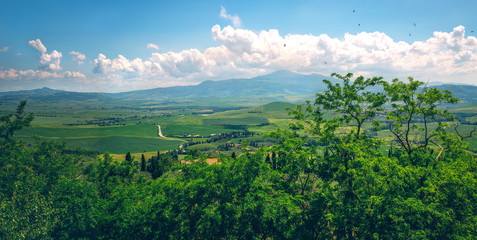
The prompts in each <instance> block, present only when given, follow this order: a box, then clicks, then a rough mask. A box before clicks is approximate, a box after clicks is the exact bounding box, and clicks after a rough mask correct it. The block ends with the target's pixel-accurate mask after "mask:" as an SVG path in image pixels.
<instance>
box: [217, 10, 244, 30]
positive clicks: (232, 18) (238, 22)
mask: <svg viewBox="0 0 477 240" xmlns="http://www.w3.org/2000/svg"><path fill="white" fill-rule="evenodd" d="M220 17H222V18H225V19H228V20H230V21H232V24H233V25H234V27H237V28H238V27H242V20H240V17H239V16H237V15H235V16H232V15H229V14H227V10H225V8H224V7H220Z"/></svg>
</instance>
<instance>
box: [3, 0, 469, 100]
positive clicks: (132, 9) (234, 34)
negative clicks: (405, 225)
mask: <svg viewBox="0 0 477 240" xmlns="http://www.w3.org/2000/svg"><path fill="white" fill-rule="evenodd" d="M476 9H477V1H474V0H469V1H436V0H433V1H424V0H423V1H411V0H409V1H399V0H396V1H369V0H367V1H364V0H363V1H345V0H342V1H329V0H326V1H325V0H323V1H320V0H312V1H307V0H300V1H294V0H269V1H248V0H242V1H235V0H234V1H219V0H211V1H181V0H179V1H118V0H116V1H109V0H101V1H97V0H96V1H90V0H83V1H59V0H58V1H41V0H35V1H23V0H15V1H1V2H0V91H11V90H21V89H35V88H41V87H50V88H55V89H63V90H71V91H87V92H89V91H96V92H97V91H100V92H120V91H130V90H136V89H148V88H155V87H167V86H175V85H191V84H197V83H200V82H202V81H204V80H221V79H229V78H239V77H254V76H257V75H263V74H267V73H271V72H274V71H276V70H290V71H294V72H298V73H306V74H308V73H320V74H323V75H329V74H331V73H333V72H337V73H341V74H345V73H348V72H352V73H355V74H360V75H364V76H384V77H385V78H386V79H388V80H390V79H392V78H396V77H397V78H403V79H404V78H406V77H408V76H413V77H415V78H417V79H419V80H421V81H431V82H451V83H467V84H476V85H477V38H476V36H477V14H475V10H476ZM474 30H475V32H474Z"/></svg>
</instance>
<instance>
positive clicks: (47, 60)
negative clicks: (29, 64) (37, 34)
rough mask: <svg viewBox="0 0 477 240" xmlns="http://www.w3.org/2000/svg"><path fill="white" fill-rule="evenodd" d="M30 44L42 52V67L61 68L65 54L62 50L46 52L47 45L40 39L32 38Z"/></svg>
mask: <svg viewBox="0 0 477 240" xmlns="http://www.w3.org/2000/svg"><path fill="white" fill-rule="evenodd" d="M28 44H29V45H30V46H31V47H33V48H35V49H37V50H38V51H40V52H41V56H40V67H39V68H40V69H45V70H53V71H59V70H61V67H60V61H61V57H62V56H63V55H62V53H61V52H58V51H56V50H53V51H52V52H51V53H50V54H48V53H46V47H45V45H43V43H41V40H40V39H36V40H31V41H29V42H28Z"/></svg>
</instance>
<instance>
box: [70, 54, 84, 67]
mask: <svg viewBox="0 0 477 240" xmlns="http://www.w3.org/2000/svg"><path fill="white" fill-rule="evenodd" d="M70 55H72V56H73V61H75V62H77V63H78V64H80V65H81V64H83V63H84V60H85V59H86V56H85V55H84V54H82V53H80V52H75V51H71V52H70Z"/></svg>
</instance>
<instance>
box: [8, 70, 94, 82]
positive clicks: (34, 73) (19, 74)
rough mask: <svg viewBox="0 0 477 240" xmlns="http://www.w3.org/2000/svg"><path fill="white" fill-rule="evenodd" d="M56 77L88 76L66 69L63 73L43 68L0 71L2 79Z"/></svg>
mask: <svg viewBox="0 0 477 240" xmlns="http://www.w3.org/2000/svg"><path fill="white" fill-rule="evenodd" d="M56 78H79V79H86V76H85V75H84V74H82V73H80V72H71V71H64V72H61V73H58V72H47V71H41V70H31V69H30V70H16V69H12V68H10V69H8V70H4V71H0V79H7V80H31V79H33V80H39V79H56Z"/></svg>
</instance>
